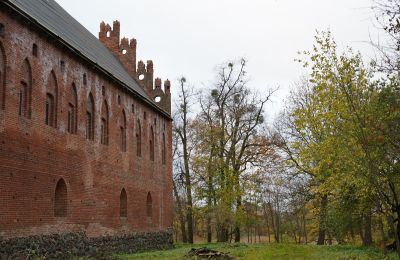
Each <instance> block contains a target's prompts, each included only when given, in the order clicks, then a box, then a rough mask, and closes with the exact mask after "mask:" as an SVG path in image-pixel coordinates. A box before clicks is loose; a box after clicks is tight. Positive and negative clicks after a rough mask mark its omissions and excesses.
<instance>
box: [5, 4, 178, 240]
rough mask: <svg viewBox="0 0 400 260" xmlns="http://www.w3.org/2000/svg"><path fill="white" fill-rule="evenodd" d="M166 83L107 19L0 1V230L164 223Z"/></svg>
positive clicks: (133, 227) (168, 214)
mask: <svg viewBox="0 0 400 260" xmlns="http://www.w3.org/2000/svg"><path fill="white" fill-rule="evenodd" d="M170 112H171V98H170V83H169V81H168V80H167V81H165V82H164V84H163V86H162V84H161V79H158V78H156V79H154V78H153V63H152V62H151V61H147V63H146V64H144V63H143V62H142V61H139V62H137V61H136V40H134V39H131V40H128V39H126V38H123V39H120V24H119V22H118V21H115V22H114V23H113V26H112V27H111V26H109V25H108V24H105V23H104V22H103V23H101V24H100V32H99V39H97V38H96V37H95V36H93V35H92V34H91V33H90V32H88V31H87V30H86V29H85V28H84V27H83V26H82V25H80V24H79V23H78V22H77V21H76V20H74V19H73V18H72V16H70V15H69V14H68V13H67V12H66V11H65V10H64V9H63V8H62V7H60V6H59V5H58V4H57V3H56V2H55V1H54V0H5V1H1V3H0V237H3V238H10V237H17V236H30V235H37V234H40V235H42V234H53V233H68V232H80V231H84V232H86V234H87V235H88V236H100V235H119V234H126V233H133V232H142V231H146V232H147V231H154V232H155V231H164V230H168V229H169V228H170V227H171V226H172V192H171V190H172V161H171V160H172V159H171V150H172V149H171V142H172V135H171V132H172V129H171V125H172V124H171V117H170Z"/></svg>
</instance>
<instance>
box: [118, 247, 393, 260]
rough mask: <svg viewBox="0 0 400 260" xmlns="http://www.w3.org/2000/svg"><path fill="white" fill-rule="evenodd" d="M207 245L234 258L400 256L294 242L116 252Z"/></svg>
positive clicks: (172, 253)
mask: <svg viewBox="0 0 400 260" xmlns="http://www.w3.org/2000/svg"><path fill="white" fill-rule="evenodd" d="M204 246H207V247H208V248H211V249H215V250H219V251H222V252H225V253H227V252H229V253H230V255H231V256H234V257H235V259H354V260H355V259H399V258H398V257H397V255H396V254H395V253H390V254H388V255H387V256H385V255H384V254H383V252H382V251H380V250H378V249H373V248H365V247H354V246H315V245H295V244H251V245H246V244H237V245H229V244H196V245H194V246H190V245H176V246H175V249H172V250H167V251H155V252H147V253H138V254H120V255H116V257H117V258H118V259H183V257H184V255H185V254H186V253H187V252H188V251H189V250H190V249H191V248H199V247H204Z"/></svg>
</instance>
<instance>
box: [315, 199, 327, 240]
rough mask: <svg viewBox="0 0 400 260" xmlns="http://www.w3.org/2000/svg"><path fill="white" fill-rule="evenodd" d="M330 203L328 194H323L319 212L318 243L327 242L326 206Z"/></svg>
mask: <svg viewBox="0 0 400 260" xmlns="http://www.w3.org/2000/svg"><path fill="white" fill-rule="evenodd" d="M327 205H328V196H327V195H323V196H322V198H321V208H320V213H319V227H318V228H319V230H318V240H317V245H324V244H325V233H326V232H325V231H326V227H325V218H326V207H327Z"/></svg>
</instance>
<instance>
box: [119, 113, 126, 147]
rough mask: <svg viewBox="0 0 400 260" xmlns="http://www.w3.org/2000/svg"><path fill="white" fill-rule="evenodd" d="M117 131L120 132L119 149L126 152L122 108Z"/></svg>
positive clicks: (124, 118) (124, 123) (124, 116)
mask: <svg viewBox="0 0 400 260" xmlns="http://www.w3.org/2000/svg"><path fill="white" fill-rule="evenodd" d="M119 132H120V133H119V134H120V148H121V151H123V152H126V115H125V111H124V110H122V115H121V119H120V126H119Z"/></svg>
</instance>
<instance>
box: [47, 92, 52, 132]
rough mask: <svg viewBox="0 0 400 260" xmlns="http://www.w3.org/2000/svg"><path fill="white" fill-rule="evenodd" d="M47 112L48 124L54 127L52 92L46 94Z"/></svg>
mask: <svg viewBox="0 0 400 260" xmlns="http://www.w3.org/2000/svg"><path fill="white" fill-rule="evenodd" d="M45 113H46V115H45V123H46V125H48V126H51V127H54V97H53V95H51V94H50V93H47V95H46V107H45Z"/></svg>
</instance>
